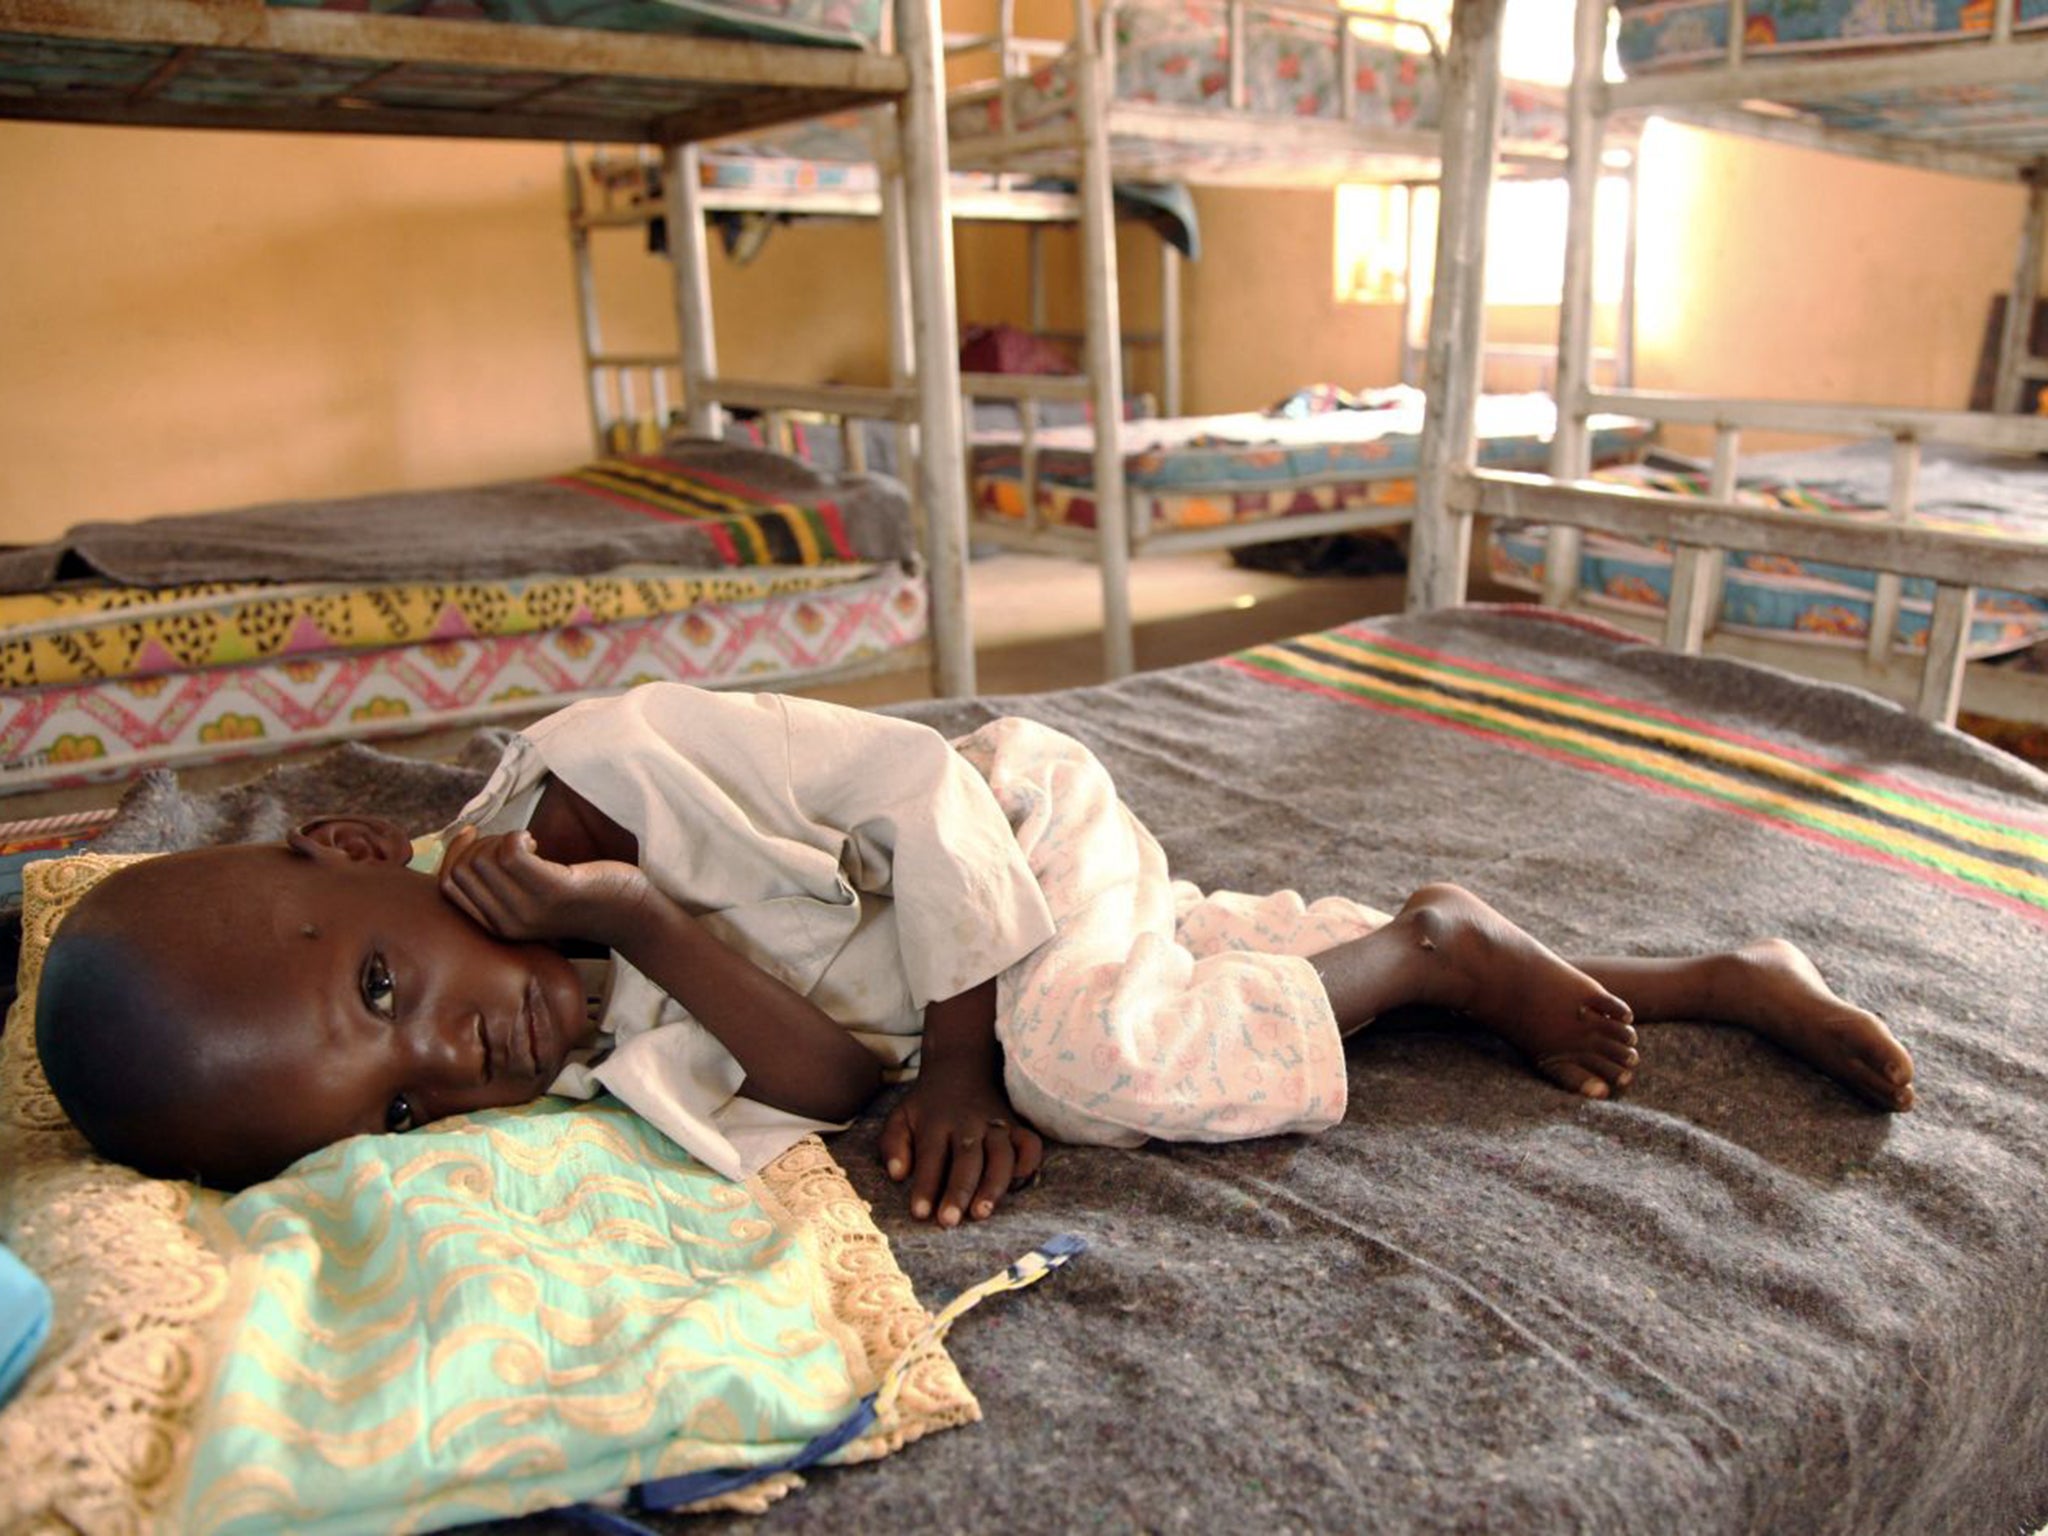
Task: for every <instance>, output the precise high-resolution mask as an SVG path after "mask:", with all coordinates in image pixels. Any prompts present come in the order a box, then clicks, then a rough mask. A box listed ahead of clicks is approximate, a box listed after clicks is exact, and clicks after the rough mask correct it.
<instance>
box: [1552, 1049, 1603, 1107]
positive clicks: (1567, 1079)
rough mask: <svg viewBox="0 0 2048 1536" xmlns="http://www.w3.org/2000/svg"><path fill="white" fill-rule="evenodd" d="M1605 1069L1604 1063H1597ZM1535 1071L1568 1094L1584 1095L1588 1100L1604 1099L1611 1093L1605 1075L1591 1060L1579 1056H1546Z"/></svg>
mask: <svg viewBox="0 0 2048 1536" xmlns="http://www.w3.org/2000/svg"><path fill="white" fill-rule="evenodd" d="M1599 1065H1600V1066H1601V1067H1606V1063H1604V1062H1603V1063H1599ZM1536 1070H1537V1071H1539V1072H1541V1073H1542V1074H1543V1075H1544V1076H1545V1077H1547V1078H1549V1079H1550V1080H1551V1081H1552V1082H1553V1083H1556V1084H1557V1085H1558V1087H1560V1088H1563V1089H1565V1090H1566V1091H1567V1092H1570V1093H1580V1094H1584V1095H1585V1096H1586V1097H1587V1098H1589V1099H1604V1098H1606V1097H1607V1095H1608V1093H1609V1092H1610V1091H1611V1090H1610V1089H1609V1087H1608V1084H1607V1073H1611V1072H1612V1071H1613V1070H1614V1069H1613V1068H1612V1067H1607V1068H1606V1072H1602V1071H1600V1070H1597V1069H1596V1067H1595V1064H1594V1062H1593V1061H1592V1060H1589V1059H1588V1058H1585V1057H1580V1056H1546V1057H1544V1058H1543V1059H1542V1060H1541V1061H1539V1062H1537V1063H1536Z"/></svg>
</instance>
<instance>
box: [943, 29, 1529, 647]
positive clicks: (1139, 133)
mask: <svg viewBox="0 0 2048 1536" xmlns="http://www.w3.org/2000/svg"><path fill="white" fill-rule="evenodd" d="M1211 17H1213V18H1214V23H1213V24H1214V26H1215V27H1216V30H1217V42H1216V48H1215V52H1216V54H1217V55H1218V56H1217V58H1216V59H1215V62H1214V64H1213V66H1211V65H1207V64H1204V65H1202V66H1200V67H1198V68H1192V69H1188V70H1183V71H1180V72H1179V74H1178V76H1177V77H1176V81H1175V84H1176V86H1178V85H1180V84H1182V83H1188V82H1190V81H1191V77H1193V76H1195V75H1199V74H1201V73H1203V72H1204V71H1206V70H1211V69H1213V78H1211V79H1207V80H1200V81H1193V82H1192V84H1194V85H1196V86H1199V87H1201V89H1200V90H1198V91H1197V90H1189V91H1183V92H1180V93H1179V94H1178V95H1176V93H1175V91H1173V90H1163V91H1159V92H1156V93H1154V92H1150V91H1146V90H1139V91H1131V90H1120V89H1119V88H1118V79H1119V74H1118V64H1119V58H1120V57H1122V56H1124V55H1131V54H1135V53H1136V52H1137V51H1138V50H1137V49H1136V48H1135V47H1133V45H1132V42H1131V39H1132V38H1133V37H1138V36H1141V35H1142V34H1144V33H1145V32H1146V29H1147V28H1153V29H1155V30H1157V29H1158V28H1166V29H1171V28H1174V27H1181V26H1185V25H1197V26H1199V25H1203V24H1205V22H1206V21H1207V20H1208V19H1209V18H1211ZM1162 18H1163V19H1162ZM1367 26H1372V27H1377V28H1380V29H1385V30H1388V31H1391V32H1393V33H1397V34H1398V35H1399V36H1400V37H1401V38H1403V39H1404V40H1405V46H1399V47H1397V46H1396V45H1394V44H1392V43H1390V42H1386V41H1382V40H1381V39H1380V38H1378V37H1370V36H1367V35H1366V34H1365V33H1363V32H1362V31H1361V28H1363V27H1367ZM1120 34H1122V40H1121V41H1120ZM1276 34H1279V35H1285V36H1293V37H1302V36H1308V35H1310V34H1313V35H1315V37H1316V38H1317V42H1316V43H1315V45H1314V47H1315V48H1316V49H1317V50H1319V54H1318V56H1317V57H1311V58H1310V59H1309V62H1307V63H1306V64H1303V63H1301V61H1300V58H1299V57H1297V59H1296V60H1295V61H1294V62H1295V64H1296V65H1298V66H1299V67H1300V68H1301V70H1302V75H1301V76H1300V77H1299V78H1302V79H1303V80H1305V79H1306V77H1307V75H1308V74H1310V73H1315V74H1317V75H1318V76H1319V77H1320V78H1321V79H1322V80H1323V81H1325V82H1326V97H1325V99H1322V100H1320V101H1318V102H1316V103H1315V104H1314V106H1313V108H1311V107H1310V106H1309V105H1308V104H1306V103H1303V102H1301V101H1299V100H1295V101H1287V100H1276V98H1275V92H1274V88H1273V86H1272V82H1271V79H1270V78H1269V76H1267V75H1265V74H1262V73H1261V72H1260V71H1259V69H1258V68H1257V67H1256V64H1257V62H1259V61H1260V60H1263V61H1264V62H1266V63H1267V64H1269V65H1270V64H1271V63H1272V54H1273V51H1274V47H1275V45H1274V44H1273V42H1272V38H1273V37H1274V36H1275V35H1276ZM1009 46H1010V47H1011V48H1012V49H1013V50H1015V51H1017V52H1019V53H1021V54H1024V55H1026V56H1029V57H1033V58H1035V59H1037V60H1038V61H1039V62H1038V63H1037V65H1036V66H1035V68H1034V69H1033V70H1031V71H1028V72H1025V73H1023V74H1015V73H1013V74H1008V75H1005V76H1004V77H1003V78H1001V79H999V80H996V81H994V82H991V83H987V84H983V85H980V86H977V87H969V88H967V89H964V90H960V91H956V92H955V93H954V96H953V100H952V105H951V108H950V114H949V115H950V119H951V140H952V155H953V159H954V163H955V164H956V165H960V166H965V167H973V168H982V169H991V170H1015V171H1025V172H1036V173H1039V174H1049V175H1054V174H1056V175H1061V176H1066V177H1070V178H1072V179H1074V180H1076V181H1077V183H1078V184H1079V186H1080V189H1081V198H1082V202H1083V215H1084V217H1083V236H1084V238H1083V248H1082V274H1083V283H1084V299H1085V305H1084V313H1085V316H1086V325H1085V330H1086V335H1087V341H1086V344H1085V357H1084V368H1085V377H1084V378H1082V379H1076V380H1064V379H1033V380H1025V381H1006V380H1002V379H994V378H984V377H976V376H969V377H968V378H967V379H966V381H965V383H966V387H967V389H968V391H969V393H970V394H973V395H976V396H977V397H980V396H983V395H988V396H995V397H1005V398H1012V399H1017V400H1018V401H1019V402H1020V406H1021V408H1022V410H1023V412H1024V429H1023V432H1022V433H1021V437H1020V441H1019V442H1018V443H1017V444H1016V445H1015V448H1014V451H1013V456H1014V457H1015V459H1016V460H1017V466H1016V470H1015V472H1016V473H1017V474H1018V475H1019V476H1020V480H1019V484H1020V485H1021V486H1022V488H1023V489H1022V491H1021V493H1020V501H1021V505H1020V507H1019V508H1018V509H1017V515H1016V516H1013V517H978V518H977V519H976V521H975V525H974V526H975V529H976V534H977V536H978V537H979V536H982V535H984V534H985V535H986V536H987V537H988V538H989V539H990V541H991V542H995V543H999V544H1008V545H1012V546H1015V547H1021V548H1025V549H1038V550H1046V551H1052V552H1062V553H1067V554H1070V555H1079V556H1081V557H1083V558H1087V559H1092V560H1094V561H1095V562H1096V563H1097V564H1098V565H1099V567H1100V570H1101V585H1102V611H1103V651H1104V667H1105V671H1106V672H1107V674H1108V675H1110V676H1112V677H1116V676H1122V675H1124V674H1125V673H1128V672H1130V671H1131V670H1132V668H1133V666H1134V665H1135V653H1134V640H1133V635H1132V617H1131V607H1130V591H1129V581H1130V561H1131V559H1132V557H1133V556H1134V554H1136V553H1138V552H1141V551H1166V550H1169V549H1197V548H1228V547H1232V546H1237V545H1245V544H1254V543H1263V542H1268V541H1272V540H1278V539H1290V538H1299V537H1308V536H1313V535H1318V534H1325V533H1336V532H1346V531H1354V530H1360V529H1367V528H1375V527H1379V528H1384V527H1394V526H1399V525H1401V524H1404V523H1406V522H1407V521H1408V518H1409V510H1408V506H1407V504H1406V502H1405V501H1401V500H1392V499H1370V498H1366V497H1359V498H1357V499H1351V498H1352V491H1353V490H1355V489H1356V488H1360V487H1363V486H1365V485H1366V484H1367V483H1368V482H1370V481H1373V480H1375V479H1381V480H1384V479H1392V478H1395V477H1397V476H1400V477H1405V475H1406V474H1407V473H1408V471H1406V470H1405V469H1399V468H1397V467H1395V466H1392V465H1389V464H1386V463H1385V462H1383V460H1382V454H1381V445H1380V444H1379V443H1371V444H1355V443H1349V442H1345V443H1341V444H1333V445H1330V447H1331V452H1330V455H1329V458H1330V461H1331V462H1330V463H1329V464H1328V465H1327V467H1323V468H1316V469H1313V470H1310V471H1308V472H1306V473H1305V474H1304V475H1303V476H1302V477H1301V478H1300V479H1299V480H1290V481H1289V482H1288V483H1287V484H1286V485H1282V486H1277V489H1276V494H1282V493H1287V492H1291V491H1292V490H1293V489H1294V488H1295V487H1297V486H1298V487H1299V488H1300V489H1301V490H1303V491H1304V492H1305V493H1306V499H1308V500H1311V501H1313V500H1314V498H1315V496H1316V494H1317V492H1318V491H1319V490H1324V489H1327V490H1328V491H1329V492H1330V499H1331V501H1332V502H1337V501H1339V500H1342V501H1343V504H1341V505H1333V506H1330V507H1327V508H1322V507H1321V504H1320V503H1318V507H1319V508H1320V509H1318V510H1302V509H1297V508H1290V509H1289V510H1288V513H1287V515H1285V516H1271V515H1267V516H1260V517H1256V518H1250V519H1243V518H1240V517H1238V516H1237V515H1235V506H1236V503H1235V502H1234V501H1233V499H1232V498H1233V494H1234V491H1235V489H1236V485H1235V481H1234V477H1235V476H1236V475H1238V474H1240V473H1242V470H1243V467H1242V466H1236V467H1232V466H1219V467H1218V468H1217V469H1216V471H1215V478H1214V480H1213V482H1209V481H1203V482H1201V483H1194V484H1190V485H1189V486H1188V487H1187V489H1188V490H1190V491H1191V492H1194V493H1197V494H1199V495H1200V496H1201V497H1203V498H1204V499H1206V500H1209V501H1211V502H1212V504H1214V505H1216V506H1229V507H1231V508H1232V514H1231V515H1230V516H1228V517H1216V518H1212V519H1210V520H1209V521H1208V522H1207V524H1206V525H1204V526H1198V527H1185V528H1178V527H1161V528H1154V527H1153V526H1151V516H1150V510H1149V508H1150V500H1149V498H1148V497H1145V496H1143V495H1140V494H1136V493H1134V491H1133V488H1132V487H1131V485H1130V484H1129V483H1128V469H1127V461H1126V447H1125V442H1124V437H1125V433H1124V431H1123V429H1122V428H1121V427H1120V425H1118V416H1117V412H1116V408H1115V402H1116V401H1117V400H1118V399H1120V398H1121V394H1122V379H1121V373H1120V369H1119V366H1118V364H1119V360H1118V358H1117V357H1116V355H1115V348H1114V346H1113V345H1112V344H1111V341H1110V338H1113V337H1114V336H1115V335H1116V334H1117V315H1118V312H1119V304H1120V298H1119V285H1118V277H1117V270H1116V259H1115V246H1114V242H1113V240H1112V238H1111V234H1110V224H1109V217H1108V206H1109V186H1110V183H1111V181H1112V180H1113V179H1117V178H1134V179H1135V178H1160V179H1172V180H1176V181H1182V182H1186V183H1188V184H1190V185H1196V186H1249V187H1262V186H1263V187H1274V186H1296V187H1301V186H1334V185H1336V184H1337V183H1339V182H1342V181H1347V180H1348V181H1374V182H1387V183H1402V182H1412V181H1418V180H1421V181H1428V180H1433V179H1434V178H1435V176H1436V174H1437V166H1438V161H1439V134H1438V131H1437V128H1436V126H1435V124H1434V121H1433V120H1432V116H1433V114H1432V113H1431V112H1430V111H1429V110H1428V103H1429V100H1430V96H1431V93H1432V91H1433V90H1434V88H1435V85H1436V82H1437V80H1438V79H1439V78H1440V76H1441V72H1442V69H1443V67H1444V61H1443V60H1442V57H1441V52H1440V49H1439V47H1438V44H1437V41H1436V39H1435V37H1434V34H1433V33H1432V32H1431V30H1430V29H1429V28H1428V27H1427V26H1424V25H1423V24H1421V23H1418V22H1414V21H1411V20H1407V19H1405V18H1399V17H1394V16H1382V15H1377V14H1374V13H1371V12H1369V11H1367V10H1364V9H1360V8H1357V7H1347V6H1342V5H1338V4H1336V3H1334V0H1215V3H1213V4H1203V5H1189V6H1179V7H1175V6H1164V5H1161V4H1159V3H1158V0H1106V3H1102V4H1094V3H1090V0H1076V4H1075V7H1074V30H1073V37H1072V39H1071V41H1057V42H1026V41H1015V40H1013V41H1012V42H1011V43H1010V45H1009ZM1279 46H1282V47H1291V46H1293V45H1292V44H1291V43H1283V44H1280V45H1279ZM1393 61H1398V63H1395V62H1393ZM1396 71H1398V72H1399V73H1400V74H1401V76H1402V81H1403V84H1402V87H1400V89H1403V90H1406V92H1407V94H1406V95H1405V96H1404V97H1397V96H1396V94H1395V92H1396V87H1394V86H1392V85H1391V83H1389V85H1388V86H1387V88H1386V94H1385V96H1384V97H1382V96H1381V95H1378V94H1376V93H1375V91H1374V90H1373V89H1371V88H1370V87H1371V86H1372V85H1373V84H1374V82H1375V80H1376V79H1380V78H1384V77H1387V76H1390V75H1392V74H1393V73H1395V72H1396ZM1279 78H1280V79H1281V80H1283V81H1293V80H1294V79H1296V78H1297V77H1296V76H1295V75H1293V74H1291V73H1290V72H1289V66H1288V64H1287V63H1286V62H1282V63H1281V64H1280V66H1279ZM1361 82H1364V84H1362V83H1361ZM1148 98H1156V99H1148ZM1505 149H1506V152H1507V154H1508V156H1509V158H1510V160H1511V161H1512V162H1513V163H1515V164H1517V165H1527V166H1530V167H1542V168H1549V167H1554V166H1555V164H1556V155H1557V146H1556V145H1555V144H1545V143H1542V142H1540V141H1539V140H1537V139H1535V138H1532V137H1525V136H1522V135H1520V134H1518V133H1511V134H1510V135H1509V142H1508V144H1507V145H1506V146H1505ZM1074 398H1080V399H1083V400H1085V401H1087V402H1088V404H1089V407H1090V415H1091V418H1092V420H1093V421H1094V422H1096V423H1107V424H1110V425H1109V428H1108V430H1100V431H1092V432H1091V431H1086V430H1082V431H1077V432H1070V433H1067V434H1063V435H1062V439H1060V440H1056V441H1055V442H1054V443H1053V444H1052V445H1050V446H1052V447H1054V448H1056V450H1057V451H1058V453H1059V454H1061V455H1062V456H1063V458H1064V459H1066V460H1072V461H1073V462H1074V463H1075V464H1076V465H1080V466H1085V467H1084V468H1081V469H1080V470H1079V474H1078V478H1077V477H1076V476H1074V475H1068V476H1067V478H1068V479H1071V480H1073V482H1074V484H1075V485H1076V486H1077V487H1080V488H1081V494H1082V495H1084V496H1085V497H1086V499H1087V501H1088V505H1087V506H1086V507H1085V508H1083V509H1080V510H1079V515H1078V516H1077V517H1075V518H1073V519H1070V520H1069V525H1061V524H1059V523H1058V522H1057V521H1056V522H1055V523H1054V524H1052V525H1048V524H1046V523H1045V522H1044V521H1042V519H1041V508H1040V505H1039V503H1040V495H1039V491H1038V483H1039V482H1038V479H1037V475H1036V470H1037V468H1038V467H1039V464H1040V458H1039V453H1040V447H1041V444H1040V441H1039V438H1038V434H1037V433H1036V430H1035V423H1034V421H1033V416H1032V413H1033V409H1034V407H1035V406H1037V405H1039V404H1041V403H1043V402H1047V401H1052V400H1068V399H1074ZM1196 420H1198V419H1191V421H1190V430H1196V431H1199V428H1198V427H1197V426H1196V425H1195V421H1196ZM1543 430H1544V431H1546V432H1547V430H1548V428H1547V427H1545V428H1544V429H1543ZM1069 438H1070V439H1071V440H1066V439H1069ZM1145 442H1146V451H1145V453H1144V454H1143V457H1144V458H1145V459H1147V460H1150V459H1152V458H1154V457H1155V455H1154V453H1153V452H1152V451H1151V447H1152V443H1151V438H1150V436H1149V435H1148V436H1147V437H1146V439H1145ZM1162 442H1163V446H1165V447H1166V448H1167V449H1168V450H1169V451H1177V450H1176V449H1175V445H1174V444H1173V443H1172V442H1171V441H1170V440H1162ZM1322 446H1323V445H1318V449H1320V448H1321V447H1322ZM1281 451H1282V452H1284V451H1285V449H1284V448H1283V449H1282V450H1281ZM1367 458H1371V459H1373V460H1375V461H1376V462H1374V463H1372V464H1371V465H1363V464H1362V461H1363V460H1365V459H1367ZM1046 462H1057V461H1054V460H1050V459H1048V460H1047V461H1046ZM1001 468H1002V469H1003V472H1004V473H1006V474H1007V473H1011V472H1012V471H1011V467H1010V465H1009V460H1008V459H1007V458H1006V459H1005V460H1004V461H1003V464H1002V466H1001ZM1189 468H1190V469H1191V470H1192V471H1194V472H1195V473H1197V475H1198V476H1199V474H1200V473H1201V472H1202V466H1200V465H1190V466H1189ZM1134 504H1135V505H1136V506H1137V508H1138V511H1137V512H1136V513H1134ZM1204 515H1205V516H1207V513H1206V511H1205V513H1204ZM1073 523H1078V526H1074V525H1071V524H1073Z"/></svg>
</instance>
